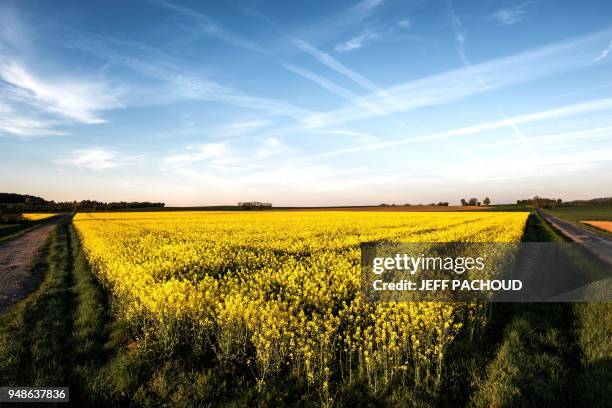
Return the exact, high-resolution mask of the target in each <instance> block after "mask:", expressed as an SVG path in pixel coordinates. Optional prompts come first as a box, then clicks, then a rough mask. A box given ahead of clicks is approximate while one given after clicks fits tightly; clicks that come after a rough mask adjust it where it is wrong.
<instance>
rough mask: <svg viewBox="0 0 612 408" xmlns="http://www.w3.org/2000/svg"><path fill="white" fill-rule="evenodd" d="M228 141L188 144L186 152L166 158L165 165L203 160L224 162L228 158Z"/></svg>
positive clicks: (174, 165) (178, 164) (171, 165)
mask: <svg viewBox="0 0 612 408" xmlns="http://www.w3.org/2000/svg"><path fill="white" fill-rule="evenodd" d="M228 154H229V152H228V148H227V143H202V144H195V145H189V146H187V149H186V152H185V153H181V154H174V155H170V156H168V157H166V158H165V159H164V166H166V167H176V166H181V165H185V164H190V163H196V162H201V161H210V162H211V163H213V164H222V163H224V161H225V160H226V159H227V158H228Z"/></svg>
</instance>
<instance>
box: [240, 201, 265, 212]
mask: <svg viewBox="0 0 612 408" xmlns="http://www.w3.org/2000/svg"><path fill="white" fill-rule="evenodd" d="M238 207H240V208H242V209H243V210H263V209H266V208H272V203H262V202H259V201H245V202H239V203H238Z"/></svg>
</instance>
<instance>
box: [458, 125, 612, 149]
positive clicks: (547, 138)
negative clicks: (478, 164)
mask: <svg viewBox="0 0 612 408" xmlns="http://www.w3.org/2000/svg"><path fill="white" fill-rule="evenodd" d="M611 135H612V126H603V127H597V128H591V129H582V130H577V131H573V132H562V133H552V134H546V135H541V136H535V137H531V138H529V142H530V143H531V144H532V145H541V146H556V145H558V144H559V143H560V142H566V141H571V140H583V139H592V138H596V137H604V136H606V137H609V136H611ZM519 143H521V142H520V141H519V140H517V139H509V140H500V141H498V142H493V143H484V144H480V145H477V146H470V148H469V149H470V150H480V149H492V148H500V147H501V148H503V147H506V146H512V145H516V144H519Z"/></svg>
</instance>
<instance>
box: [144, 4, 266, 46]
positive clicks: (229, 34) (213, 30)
mask: <svg viewBox="0 0 612 408" xmlns="http://www.w3.org/2000/svg"><path fill="white" fill-rule="evenodd" d="M148 1H149V2H150V3H152V4H155V5H158V6H160V7H164V8H166V9H169V10H172V11H175V12H177V13H179V14H182V15H184V16H186V17H189V18H191V19H192V20H193V21H194V22H195V23H196V24H197V26H196V27H197V29H198V30H199V32H201V33H202V34H204V35H207V36H210V37H213V38H217V39H218V40H221V41H223V42H225V43H227V44H230V45H233V46H236V47H240V48H244V49H247V50H251V51H258V52H264V53H267V52H268V51H266V50H264V49H263V48H262V47H260V46H259V45H258V44H257V43H256V42H254V41H252V40H249V39H248V38H246V37H244V36H243V35H241V34H238V33H236V32H234V31H232V30H229V29H227V28H226V27H225V26H224V25H223V24H221V23H219V22H218V21H216V20H214V19H213V18H211V17H209V16H207V15H206V14H204V13H202V12H200V11H197V10H194V9H192V8H189V7H185V6H181V5H179V4H176V3H172V2H170V1H165V0H148Z"/></svg>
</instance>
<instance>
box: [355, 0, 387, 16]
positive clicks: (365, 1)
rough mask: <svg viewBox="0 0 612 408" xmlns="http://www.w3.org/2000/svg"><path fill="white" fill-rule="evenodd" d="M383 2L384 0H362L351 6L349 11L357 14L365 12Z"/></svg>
mask: <svg viewBox="0 0 612 408" xmlns="http://www.w3.org/2000/svg"><path fill="white" fill-rule="evenodd" d="M383 2H384V0H362V1H360V2H359V3H357V4H356V5H354V6H353V7H351V9H350V12H353V13H358V14H367V13H369V12H371V11H372V10H373V9H375V8H376V7H378V6H380V5H381V4H382V3H383Z"/></svg>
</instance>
